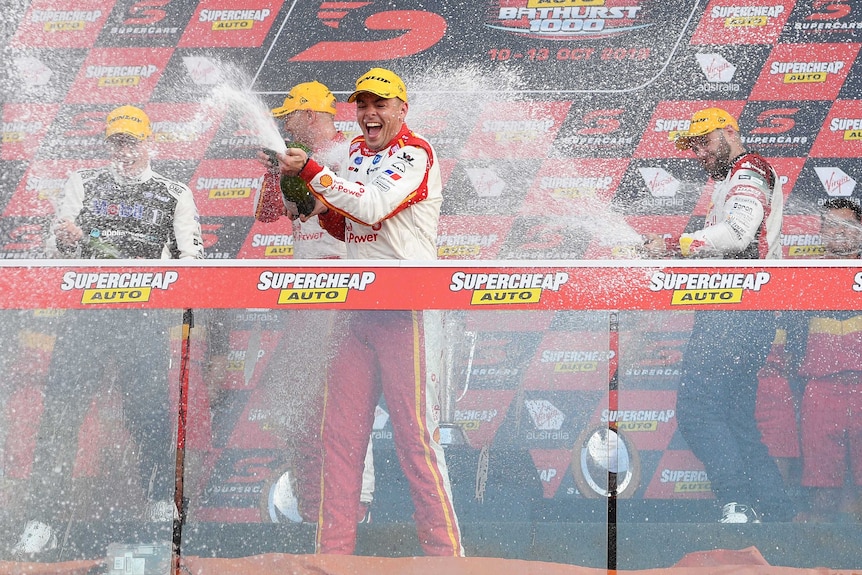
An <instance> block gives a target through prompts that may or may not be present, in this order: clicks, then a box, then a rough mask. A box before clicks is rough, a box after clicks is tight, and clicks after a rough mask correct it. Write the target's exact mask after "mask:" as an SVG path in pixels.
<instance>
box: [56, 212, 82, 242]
mask: <svg viewBox="0 0 862 575" xmlns="http://www.w3.org/2000/svg"><path fill="white" fill-rule="evenodd" d="M54 237H55V238H56V239H57V244H59V245H61V246H64V247H71V246H74V245H76V244H77V243H78V242H80V241H81V238H83V237H84V232H83V231H82V230H81V228H79V227H78V226H76V225H75V222H73V221H72V220H69V219H65V218H64V219H62V220H59V221H58V222H57V223H56V224H54Z"/></svg>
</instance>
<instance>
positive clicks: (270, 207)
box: [255, 81, 348, 259]
mask: <svg viewBox="0 0 862 575" xmlns="http://www.w3.org/2000/svg"><path fill="white" fill-rule="evenodd" d="M335 112H336V107H335V96H334V95H333V94H332V92H331V91H330V90H329V88H327V87H326V86H325V85H324V84H322V83H320V82H317V81H314V82H303V83H301V84H297V85H296V86H294V87H293V88H291V89H290V91H289V92H288V94H287V96H286V97H285V99H284V103H283V104H282V105H281V106H280V107H278V108H274V109H273V110H272V116H273V117H274V118H276V119H278V120H281V121H282V122H283V125H284V131H285V134H286V135H287V137H288V139H289V140H291V141H295V142H299V143H302V144H304V145H306V146H308V148H310V149H311V150H312V152H313V154H314V156H315V158H317V159H318V160H319V161H320V162H321V163H322V164H323V165H326V166H329V167H330V168H332V169H333V170H334V171H335V172H340V170H341V168H340V165H341V164H342V163H343V162H344V158H346V157H347V143H348V142H347V139H346V138H345V137H344V134H343V133H341V132H340V131H339V130H338V128H336V127H335ZM298 215H299V212H298V210H297V207H296V205H295V204H293V202H287V201H286V200H285V198H284V196H283V195H282V194H281V191H280V190H279V189H273V188H268V187H263V186H262V187H261V189H260V191H259V192H258V196H257V198H255V218H257V219H258V220H260V221H264V222H272V221H275V220H277V219H278V218H279V217H280V216H288V217H290V218H291V219H292V220H293V226H292V228H293V257H294V258H295V259H320V258H323V259H331V258H343V257H344V255H345V248H344V242H342V241H341V240H339V239H336V238H334V237H333V236H331V235H330V234H328V233H327V232H326V231H325V230H324V229H323V228H321V227H320V224H319V223H318V221H317V217H310V218H306V219H304V220H303V221H300V220H299V218H298V217H297V216H298Z"/></svg>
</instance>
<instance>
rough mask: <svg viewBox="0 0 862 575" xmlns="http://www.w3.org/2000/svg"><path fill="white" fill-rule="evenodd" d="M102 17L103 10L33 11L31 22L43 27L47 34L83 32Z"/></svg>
mask: <svg viewBox="0 0 862 575" xmlns="http://www.w3.org/2000/svg"><path fill="white" fill-rule="evenodd" d="M101 17H102V11H101V10H33V11H32V12H31V13H30V20H31V21H32V22H35V23H38V24H39V25H41V27H42V30H43V31H45V32H67V31H73V30H83V29H84V28H85V27H86V26H87V25H88V24H94V23H95V22H98V21H99V19H100V18H101Z"/></svg>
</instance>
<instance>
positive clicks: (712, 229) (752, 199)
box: [681, 153, 784, 259]
mask: <svg viewBox="0 0 862 575" xmlns="http://www.w3.org/2000/svg"><path fill="white" fill-rule="evenodd" d="M783 211H784V196H783V195H782V192H781V179H780V178H779V177H778V175H777V174H776V173H775V170H774V169H773V168H772V166H770V165H769V164H768V163H767V162H766V160H764V159H763V158H762V157H760V156H759V155H758V154H753V153H746V154H744V155H743V156H741V157H739V158H736V159H735V160H734V162H733V165H732V166H731V168H730V170H729V171H728V173H727V176H726V177H725V178H724V180H722V181H720V182H715V187H714V188H713V191H712V197H711V201H710V203H709V209H708V210H707V213H706V222H705V223H704V228H703V229H702V230H698V231H696V232H693V233H690V234H683V235H682V239H681V243H682V242H684V239H686V238H687V239H689V240H691V245H690V247H689V251H690V255H693V256H697V257H713V258H726V259H776V258H780V257H781V220H782V215H783ZM683 255H689V254H685V253H684V254H683Z"/></svg>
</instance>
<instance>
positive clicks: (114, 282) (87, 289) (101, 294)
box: [60, 270, 179, 304]
mask: <svg viewBox="0 0 862 575" xmlns="http://www.w3.org/2000/svg"><path fill="white" fill-rule="evenodd" d="M178 278H179V274H178V273H177V272H176V271H172V270H169V271H164V272H99V273H78V272H75V271H70V272H66V273H65V274H63V281H62V283H61V284H60V289H61V290H63V291H74V290H80V291H81V303H83V304H113V303H129V302H144V301H150V295H151V294H152V291H153V290H154V289H158V290H167V289H168V288H169V287H170V286H171V284H173V283H174V282H176V281H177V279H178Z"/></svg>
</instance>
